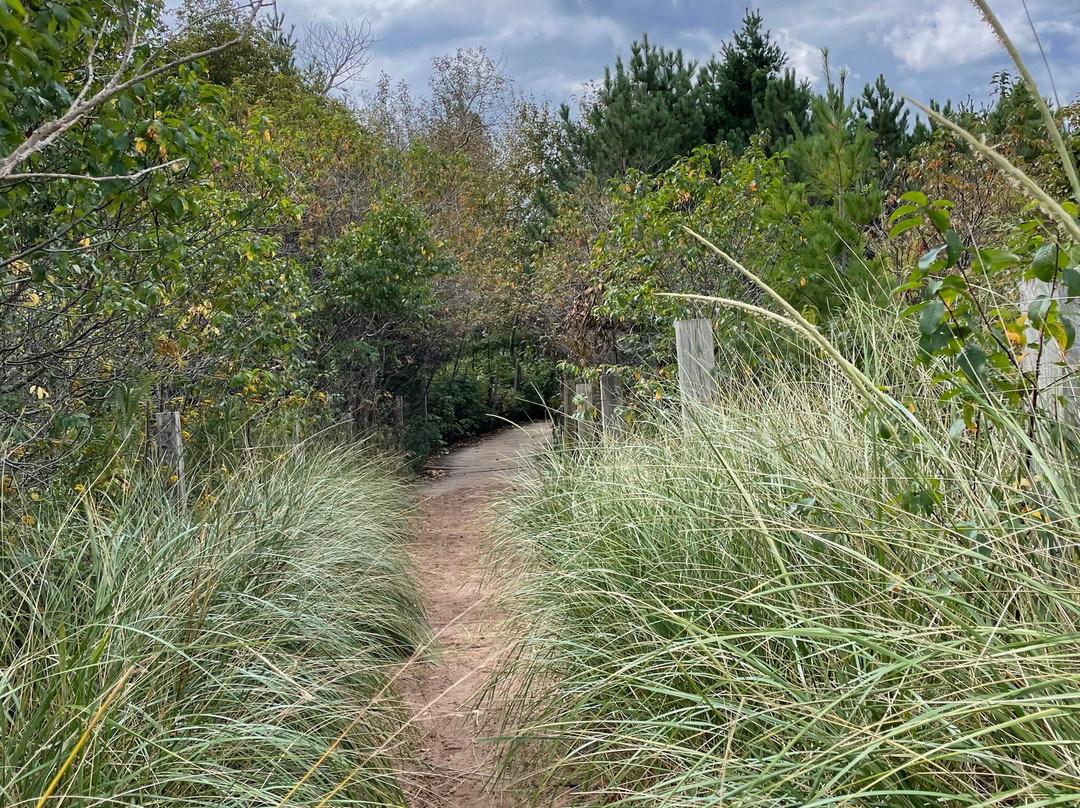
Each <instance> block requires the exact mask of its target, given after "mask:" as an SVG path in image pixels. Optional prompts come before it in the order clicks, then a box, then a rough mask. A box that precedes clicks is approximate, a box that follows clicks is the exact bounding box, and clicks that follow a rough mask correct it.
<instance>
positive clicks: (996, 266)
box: [975, 249, 1020, 272]
mask: <svg viewBox="0 0 1080 808" xmlns="http://www.w3.org/2000/svg"><path fill="white" fill-rule="evenodd" d="M1018 263H1020V259H1019V258H1018V257H1017V256H1015V255H1013V254H1012V253H1010V252H1005V251H1004V250H993V249H987V250H976V251H975V267H976V268H978V269H980V270H982V271H983V272H999V271H1000V270H1002V269H1005V268H1006V267H1010V266H1013V265H1014V264H1018Z"/></svg>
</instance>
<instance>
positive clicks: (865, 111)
mask: <svg viewBox="0 0 1080 808" xmlns="http://www.w3.org/2000/svg"><path fill="white" fill-rule="evenodd" d="M858 109H859V120H861V121H863V122H865V124H866V128H867V130H868V131H870V132H873V133H874V149H875V151H876V156H877V158H878V160H879V161H881V162H882V163H883V165H882V168H883V169H884V168H888V165H889V164H891V163H893V162H894V161H896V160H897V159H898V158H900V157H903V156H904V155H905V154H907V152H908V150H909V148H910V146H911V135H909V134H908V111H907V110H906V109H904V102H903V101H902V100H900V99H897V98H896V96H895V95H894V94H893V91H892V90H890V89H889V85H888V84H886V83H885V76H880V75H879V76H878V77H877V81H875V82H874V84H873V85H870V84H867V85H866V86H865V87H864V88H863V94H862V98H860V99H859V101H858Z"/></svg>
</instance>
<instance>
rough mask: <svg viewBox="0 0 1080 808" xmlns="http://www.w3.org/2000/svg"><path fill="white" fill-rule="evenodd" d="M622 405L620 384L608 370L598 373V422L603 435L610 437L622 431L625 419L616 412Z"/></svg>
mask: <svg viewBox="0 0 1080 808" xmlns="http://www.w3.org/2000/svg"><path fill="white" fill-rule="evenodd" d="M622 405H623V395H622V384H621V383H620V381H619V377H618V376H616V375H615V374H614V373H612V372H611V371H610V370H608V371H604V372H603V373H601V374H600V423H601V425H602V428H603V431H604V437H606V438H611V437H614V436H616V435H618V434H619V433H620V432H622V431H623V427H624V426H625V423H626V422H625V421H623V419H622V417H621V416H620V415H619V414H618V413H617V412H616V411H617V410H618V409H619V408H620V407H622Z"/></svg>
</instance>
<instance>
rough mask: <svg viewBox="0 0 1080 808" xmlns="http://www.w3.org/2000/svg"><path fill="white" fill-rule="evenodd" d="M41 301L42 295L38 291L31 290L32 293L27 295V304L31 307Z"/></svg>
mask: <svg viewBox="0 0 1080 808" xmlns="http://www.w3.org/2000/svg"><path fill="white" fill-rule="evenodd" d="M40 302H41V295H39V294H38V293H37V292H30V294H28V295H27V296H26V305H27V306H28V307H29V308H33V307H34V306H36V305H37V304H38V303H40Z"/></svg>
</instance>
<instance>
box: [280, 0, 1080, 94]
mask: <svg viewBox="0 0 1080 808" xmlns="http://www.w3.org/2000/svg"><path fill="white" fill-rule="evenodd" d="M749 4H750V2H749V0H737V2H730V1H729V0H513V1H512V2H507V0H278V8H279V9H280V10H281V11H283V12H284V13H285V17H286V21H287V22H289V23H292V24H295V25H296V28H297V30H298V31H301V30H302V29H303V26H304V23H305V22H307V21H309V20H314V21H316V22H318V21H333V20H345V19H351V20H355V21H359V20H361V19H364V18H367V19H368V20H369V21H370V23H371V27H372V34H373V35H374V36H375V38H376V39H377V40H378V41H377V42H376V44H375V46H374V51H373V54H372V55H373V59H372V61H371V64H370V65H369V66H368V68H367V70H366V72H365V73H364V76H363V78H362V80H361V82H360V87H359V88H358V90H359V91H360V92H363V91H364V90H365V89H371V88H372V87H373V86H374V84H375V82H376V80H377V79H378V77H379V74H380V73H382V72H385V73H386V74H387V75H389V76H390V78H391V79H392V80H393V81H394V82H395V83H396V82H397V81H400V80H404V81H406V82H407V83H408V84H409V86H410V87H411V88H412V89H413V90H414V91H419V92H423V91H424V89H425V88H426V86H427V80H428V76H429V75H430V68H431V59H432V57H434V56H437V55H441V54H449V53H453V52H455V51H456V50H457V49H458V48H469V47H476V46H478V45H479V46H483V47H484V48H486V50H487V52H488V54H489V55H491V56H492V57H494V58H496V59H501V60H502V61H503V63H504V64H505V69H506V71H507V73H509V75H511V76H512V77H513V78H514V79H515V81H516V83H517V86H518V87H519V88H520V89H521V90H523V91H524V92H525V93H527V94H532V95H535V96H536V97H538V98H546V99H549V100H551V101H553V102H556V103H558V102H563V101H566V102H568V103H570V104H571V106H575V105H576V103H577V101H578V100H579V99H580V97H581V94H582V89H583V86H584V85H585V84H586V82H589V81H590V80H596V79H598V78H600V77H602V76H603V71H604V66H605V65H612V64H614V61H615V57H616V56H618V55H623V56H624V57H625V56H626V55H628V54H629V50H630V45H631V43H632V42H634V41H635V40H636V39H640V37H641V35H642V34H643V33H645V32H647V33H648V34H649V39H650V41H652V42H654V43H656V44H658V45H663V46H664V47H666V48H669V49H674V48H682V50H683V52H684V54H686V56H687V57H689V58H693V59H697V60H699V61H704V60H707V59H708V57H709V56H711V55H712V54H713V53H716V52H718V51H719V49H720V47H721V43H722V42H723V41H725V40H730V39H731V35H732V31H733V30H734V29H737V28H739V27H741V19H742V16H743V13H744V11H745V9H746V7H747V5H749ZM993 6H994V10H995V12H996V13H997V14H998V16H999V18H1000V19H1001V21H1002V23H1003V24H1004V25H1005V27H1006V29H1007V30H1008V31H1009V32H1010V34H1011V35H1012V37H1013V39H1014V41H1015V42H1016V44H1017V46H1018V47H1019V49H1020V51H1021V53H1022V54H1023V55H1024V56H1025V57H1026V59H1027V61H1028V66H1029V68H1030V69H1031V71H1032V73H1033V74H1034V76H1035V79H1036V81H1037V82H1038V83H1039V86H1040V90H1041V91H1042V93H1043V95H1044V96H1051V95H1052V91H1051V82H1050V80H1049V79H1048V77H1047V76H1048V74H1047V70H1046V67H1045V65H1044V64H1043V58H1042V56H1041V54H1040V53H1039V48H1038V45H1037V43H1036V37H1035V34H1033V32H1032V27H1031V25H1030V24H1029V23H1028V16H1027V15H1028V13H1030V16H1031V19H1032V21H1033V22H1034V28H1035V31H1036V32H1037V35H1038V38H1039V40H1040V41H1041V43H1042V46H1043V48H1044V49H1045V51H1046V56H1047V59H1048V61H1049V63H1050V68H1051V70H1052V75H1053V79H1054V82H1055V84H1056V87H1057V92H1058V98H1059V99H1060V101H1061V102H1062V103H1069V102H1071V101H1073V100H1075V99H1076V98H1077V96H1078V94H1080V0H1027V7H1026V10H1025V6H1024V3H1023V2H1022V0H993ZM752 7H756V8H758V9H759V10H760V11H761V13H762V15H763V17H764V22H765V26H766V27H767V28H768V29H769V30H770V31H771V32H772V36H773V39H774V40H775V41H777V42H778V43H779V44H780V45H781V46H782V47H783V48H784V50H785V51H786V52H787V55H788V60H789V62H788V66H789V67H792V68H794V69H795V71H796V73H797V75H798V76H800V77H802V78H807V79H809V80H811V81H812V82H813V83H814V84H815V86H816V87H818V88H820V87H821V86H822V65H821V49H822V48H823V47H827V48H828V49H829V54H830V56H829V60H830V64H831V65H832V66H833V68H834V69H836V68H841V67H843V68H847V69H848V70H849V71H850V78H849V80H848V81H849V86H850V87H853V88H854V89H855V91H856V92H861V89H862V87H863V85H864V84H866V83H868V82H873V81H874V80H875V79H876V78H877V76H878V74H879V73H881V74H884V75H885V78H886V81H887V82H888V84H889V86H890V87H891V88H892V89H893V90H894V91H896V92H897V93H905V94H907V95H909V96H911V97H912V98H915V99H916V100H920V101H926V100H928V99H931V98H934V99H937V100H939V101H943V100H945V99H947V98H951V99H953V100H954V101H967V100H969V99H970V100H971V101H973V102H974V103H975V104H976V105H981V104H983V103H986V102H989V101H990V92H991V81H990V79H991V76H992V75H993V74H994V73H995V72H997V71H999V70H1002V69H1006V68H1008V67H1009V66H1010V62H1009V60H1008V56H1007V55H1006V54H1005V52H1004V51H1003V50H1002V48H1001V46H1000V45H999V44H998V43H997V41H996V40H995V39H994V36H993V34H992V33H991V32H990V30H989V29H988V27H987V26H986V25H985V24H984V23H983V22H982V21H981V19H980V16H979V13H978V11H977V10H976V9H975V8H974V7H973V6H972V5H971V4H970V3H969V2H968V0H902V1H899V0H758V2H757V3H755V4H753V6H752ZM354 94H355V91H354Z"/></svg>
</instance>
